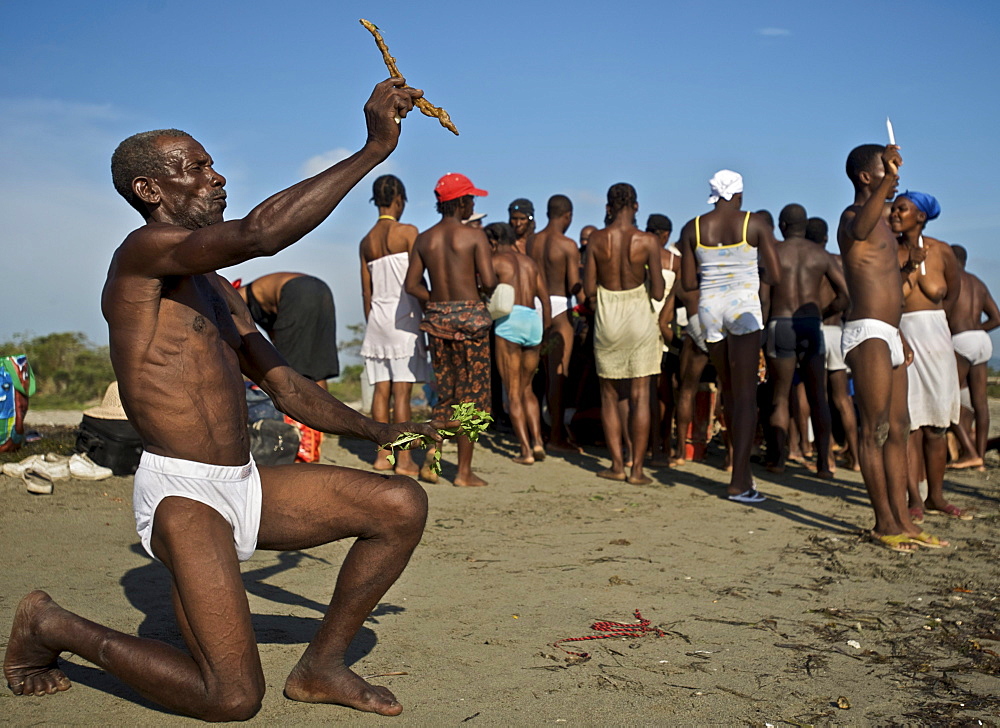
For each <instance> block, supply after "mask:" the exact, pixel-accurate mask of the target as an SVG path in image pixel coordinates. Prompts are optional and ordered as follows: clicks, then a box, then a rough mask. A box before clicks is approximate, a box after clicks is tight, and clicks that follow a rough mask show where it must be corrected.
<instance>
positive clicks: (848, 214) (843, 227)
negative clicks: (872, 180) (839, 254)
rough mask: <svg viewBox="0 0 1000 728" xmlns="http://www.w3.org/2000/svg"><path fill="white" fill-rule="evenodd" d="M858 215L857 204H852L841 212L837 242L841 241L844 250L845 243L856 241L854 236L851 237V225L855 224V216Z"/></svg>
mask: <svg viewBox="0 0 1000 728" xmlns="http://www.w3.org/2000/svg"><path fill="white" fill-rule="evenodd" d="M857 216H858V206H857V205H851V206H850V207H848V208H846V209H845V210H844V211H843V212H842V213H840V220H839V221H838V223H837V242H839V243H840V247H841V251H843V248H844V244H845V243H852V242H854V238H853V237H851V235H850V231H851V226H852V225H853V224H854V218H856V217H857Z"/></svg>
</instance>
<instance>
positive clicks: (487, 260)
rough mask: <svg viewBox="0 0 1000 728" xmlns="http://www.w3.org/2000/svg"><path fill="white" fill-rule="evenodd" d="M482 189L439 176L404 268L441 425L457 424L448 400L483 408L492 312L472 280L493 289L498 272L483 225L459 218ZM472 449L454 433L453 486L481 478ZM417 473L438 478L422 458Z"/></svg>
mask: <svg viewBox="0 0 1000 728" xmlns="http://www.w3.org/2000/svg"><path fill="white" fill-rule="evenodd" d="M486 194H487V192H486V190H480V189H477V188H476V187H475V186H474V185H473V184H472V182H471V181H470V180H469V178H468V177H466V176H465V175H461V174H455V173H451V174H446V175H445V176H444V177H442V178H441V179H439V180H438V183H437V186H436V187H435V188H434V195H435V197H437V209H438V212H439V213H440V214H441V222H439V223H437V224H436V225H434V226H433V227H431V228H429V229H427V230H425V231H424V232H422V233H420V235H419V236H418V237H417V242H416V244H415V245H414V246H413V250H412V251H411V252H410V267H409V269H408V270H407V271H406V283H405V288H406V292H407V293H409V294H410V295H411V296H415V297H416V298H417V300H418V301H420V302H421V303H422V304H423V307H424V321H423V323H422V324H420V328H421V329H422V330H423V331H426V332H427V335H428V337H427V338H428V341H429V343H430V349H431V364H432V365H433V367H434V376H435V379H436V383H437V393H438V403H437V404H436V405H435V406H434V417H435V419H438V420H445V421H447V422H449V425H447V426H446V429H453V428H455V427H457V426H458V423H457V422H455V421H453V420H452V419H451V417H452V406H453V405H458V404H463V403H465V402H473V403H474V404H475V405H476V407H478V408H479V409H481V410H483V411H484V412H489V411H490V405H491V401H490V400H491V388H490V340H489V333H490V329H491V327H492V325H493V319H491V318H490V315H489V313H488V312H487V310H486V306H485V304H483V302H482V300H480V295H479V294H480V289H479V286H482V290H483V291H485V292H486V293H492V292H493V289H494V288H496V285H497V278H496V273H495V272H494V270H493V259H492V256H491V254H490V244H489V242H487V240H486V236H485V235H484V234H483V231H482V230H481V229H479V228H473V227H469V226H468V225H463V224H462V220H467V219H469V218H470V217H472V213H473V210H474V208H475V197H474V196H476V195H478V196H480V197H482V196H484V195H486ZM424 271H427V275H428V277H429V278H430V289H428V288H427V285H426V284H425V283H424ZM477 277H478V279H479V285H477V283H476V279H477ZM472 450H473V445H472V442H471V441H470V440H469V438H467V437H466V436H465V435H459V436H458V474H457V475H456V476H455V480H454V481H453V482H454V484H455V485H458V486H480V485H486V484H487V483H486V481H485V480H483V479H482V478H480V477H479V476H477V475H476V474H475V473H473V472H472ZM434 454H435V451H434V450H433V448H432V449H431V450H428V452H427V460H426V462H427V463H430V462H431V461H432V459H433V456H434ZM420 477H421V478H422V479H424V480H426V481H428V482H431V483H435V482H437V475H436V474H435V473H434V472H433V471H431V470H430V468H429V467H427V465H424V467H423V468H421V470H420Z"/></svg>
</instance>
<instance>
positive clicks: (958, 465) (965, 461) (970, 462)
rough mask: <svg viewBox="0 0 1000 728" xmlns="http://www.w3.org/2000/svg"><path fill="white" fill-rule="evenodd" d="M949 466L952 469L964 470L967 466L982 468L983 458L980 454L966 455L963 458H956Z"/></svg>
mask: <svg viewBox="0 0 1000 728" xmlns="http://www.w3.org/2000/svg"><path fill="white" fill-rule="evenodd" d="M948 467H949V468H951V469H952V470H964V469H965V468H981V467H983V459H982V458H981V457H979V456H978V455H975V456H972V455H970V456H968V457H964V458H962V459H961V460H956V461H955V462H953V463H948Z"/></svg>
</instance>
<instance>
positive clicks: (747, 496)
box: [726, 488, 767, 503]
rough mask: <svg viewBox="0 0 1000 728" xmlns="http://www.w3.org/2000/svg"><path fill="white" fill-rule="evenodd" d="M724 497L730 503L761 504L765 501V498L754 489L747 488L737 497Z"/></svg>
mask: <svg viewBox="0 0 1000 728" xmlns="http://www.w3.org/2000/svg"><path fill="white" fill-rule="evenodd" d="M726 497H727V498H728V499H729V500H731V501H736V502H737V503H761V502H763V501H766V500H767V497H766V496H764V495H763V494H762V493H761V492H760V491H758V490H757V489H756V488H749V489H747V490H745V491H743V492H742V493H739V494H737V495H730V496H726Z"/></svg>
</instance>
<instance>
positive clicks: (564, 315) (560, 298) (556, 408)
mask: <svg viewBox="0 0 1000 728" xmlns="http://www.w3.org/2000/svg"><path fill="white" fill-rule="evenodd" d="M545 212H546V215H547V217H548V220H549V223H548V225H546V226H545V227H544V228H543V229H542V230H540V231H539V232H538V233H536V234H535V239H534V240H533V241H532V242H531V249H530V250H529V251H528V252H529V254H530V255H531V257H532V259H533V260H534V261H535V264H536V265H537V266H538V269H539V270H540V271H541V273H542V278H543V279H544V280H545V287H546V290H548V292H549V304H550V307H551V310H552V325H551V326H549V327H547V330H546V335H545V347H546V349H547V351H546V353H545V371H546V373H547V375H548V376H547V377H546V378H547V380H548V386H547V388H546V389H547V393H548V403H549V417H550V418H551V420H552V431H551V433H550V434H549V444H548V449H549V450H551V451H553V452H562V453H567V452H570V453H577V452H579V450H578V448H576V447H574V446H573V445H572V444H571V443H570V442H569V439H568V438H567V433H566V426H565V424H564V423H563V413H564V411H565V405H563V394H564V391H565V387H566V376H567V374H568V373H569V362H570V358H571V357H572V354H573V324H572V322H571V321H570V317H569V313H570V310H571V309H572V308H573V306H574V305H575V300H574V299H575V298H578V299H580V302H581V303H582V298H583V284H582V283H581V282H580V251H579V250H578V249H577V247H576V243H575V242H573V240H572V239H571V238H568V237H566V230H567V229H568V228H569V226H570V224H571V223H572V222H573V203H572V202H570V199H569V198H568V197H566V195H553V196H552V197H550V198H549V204H548V208H547V209H546V211H545Z"/></svg>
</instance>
